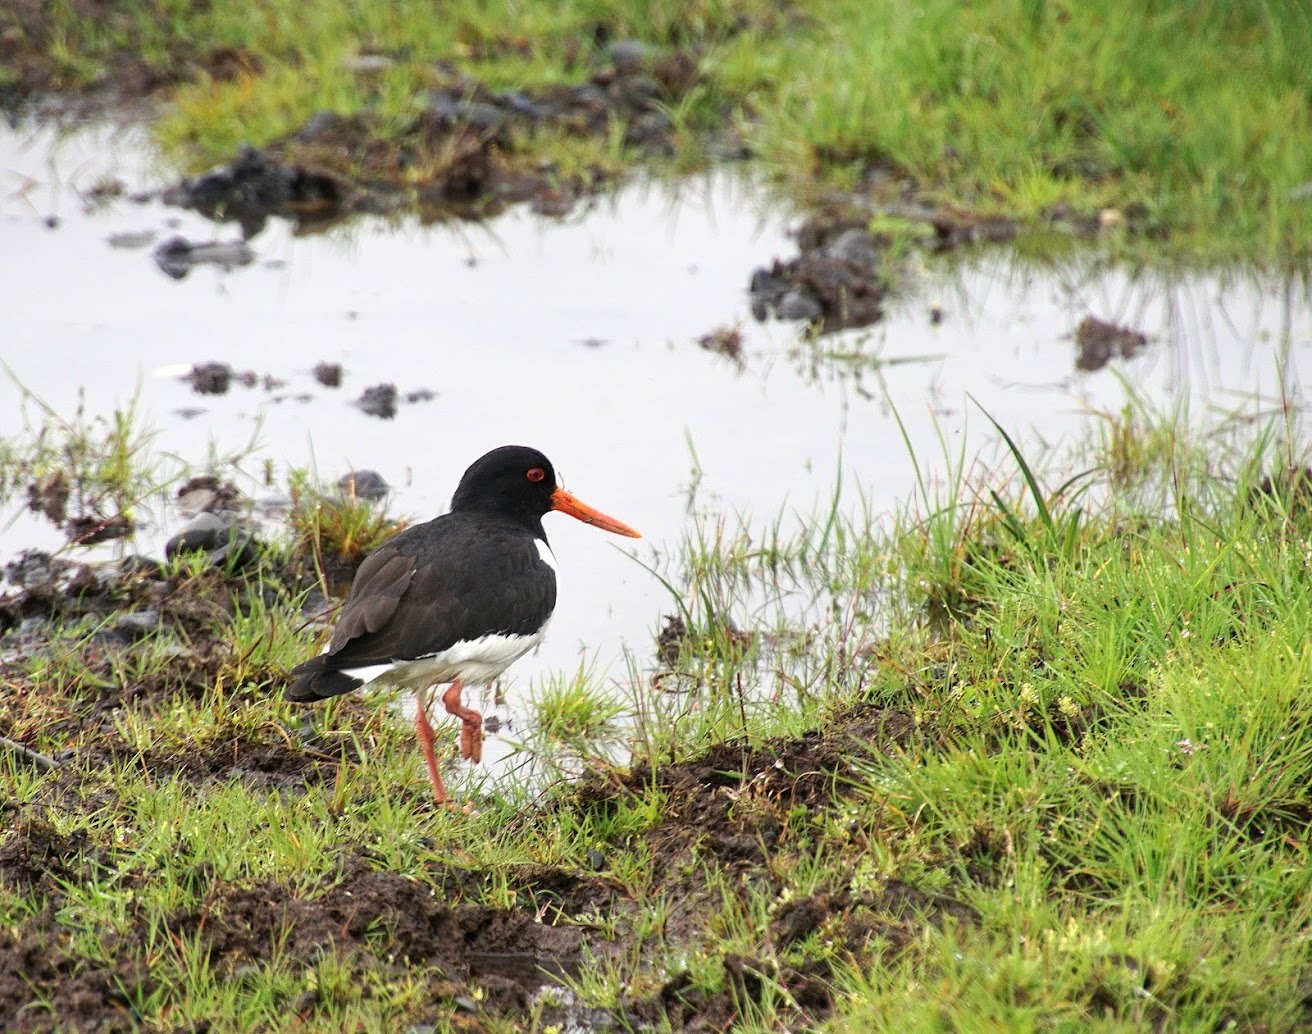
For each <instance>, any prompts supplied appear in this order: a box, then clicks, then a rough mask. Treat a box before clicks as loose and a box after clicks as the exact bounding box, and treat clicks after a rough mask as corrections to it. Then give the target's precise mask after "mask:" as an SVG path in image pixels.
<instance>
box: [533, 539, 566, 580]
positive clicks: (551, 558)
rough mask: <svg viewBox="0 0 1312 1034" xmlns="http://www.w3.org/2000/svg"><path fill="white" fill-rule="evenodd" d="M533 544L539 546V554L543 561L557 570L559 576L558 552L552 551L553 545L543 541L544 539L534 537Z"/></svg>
mask: <svg viewBox="0 0 1312 1034" xmlns="http://www.w3.org/2000/svg"><path fill="white" fill-rule="evenodd" d="M533 545H535V546H537V547H538V556H540V557H541V558H542V562H543V563H544V564H546V565H547V566H548V567H549V568H551V569H552V570H553V571H555V572H556V575H557V576H559V575H560V567H559V566H557V564H556V554H555V553H553V552H551V547H550V546H548V545H547V544H546V543H545V542H543V541H542V539H534V540H533Z"/></svg>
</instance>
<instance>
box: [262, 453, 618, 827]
mask: <svg viewBox="0 0 1312 1034" xmlns="http://www.w3.org/2000/svg"><path fill="white" fill-rule="evenodd" d="M551 510H559V511H560V512H562V513H567V514H569V515H570V516H571V517H576V518H578V519H579V520H581V521H583V522H584V523H585V524H591V525H593V526H595V527H598V528H601V529H603V530H604V531H610V532H614V533H615V534H617V535H628V536H630V537H632V538H639V537H640V536H639V535H638V533H637V532H636V531H634V530H633V529H632V528H630V527H629V526H628V525H627V524H621V523H620V522H619V521H617V520H615V519H613V518H611V517H607V516H606V515H605V514H604V513H601V512H599V511H598V510H594V509H593V508H592V507H590V506H588V505H586V504H585V503H582V502H580V501H579V500H578V499H575V498H574V496H572V495H570V494H569V493H568V492H566V491H565V490H564V489H563V488H561V487H560V486H559V485H557V484H556V472H555V470H554V468H553V467H552V466H551V462H550V461H549V460H548V459H547V458H546V456H544V455H542V453H540V452H538V451H537V450H536V449H530V448H527V447H524V446H519V445H506V446H502V447H501V448H499V449H493V450H492V451H491V452H489V453H487V454H486V455H485V456H481V457H479V459H477V460H476V461H475V462H474V463H473V465H472V466H470V468H469V469H468V470H466V471H465V474H464V477H462V478H461V479H460V484H459V486H458V487H457V488H456V493H455V495H454V496H453V497H452V499H451V511H450V512H449V513H446V514H443V515H442V516H441V517H438V518H436V519H434V520H431V521H428V522H426V523H424V524H418V525H415V526H414V527H411V528H407V529H405V530H404V531H401V532H398V533H397V534H396V535H393V536H392V537H391V538H390V539H388V540H387V541H386V542H384V543H383V544H382V545H381V546H379V547H378V548H377V549H376V550H374V552H372V553H370V554H369V556H368V557H366V558H365V561H364V563H363V564H361V565H360V570H359V571H358V572H357V573H356V576H355V581H354V582H353V583H352V585H351V593H350V595H349V596H348V597H347V600H346V602H345V604H343V606H342V611H341V614H340V615H339V616H338V618H337V625H336V627H335V628H334V629H333V636H332V641H331V642H330V643H329V646H328V649H327V650H326V651H325V652H323V653H321V654H319V655H318V656H317V657H313V658H311V659H310V660H308V661H306V662H305V663H303V664H298V665H297V666H296V667H295V668H293V669H292V671H291V674H292V675H295V676H297V678H296V681H295V682H293V683H292V684H291V685H290V686H288V687H287V692H286V695H287V699H288V700H295V701H313V700H323V699H325V698H327V697H333V696H338V695H340V694H342V693H349V692H351V691H352V690H354V689H359V688H360V687H361V686H364V685H373V686H380V687H390V688H396V689H403V690H409V691H411V692H413V693H414V694H415V704H416V708H415V731H416V733H417V734H418V737H419V743H420V745H421V746H422V747H423V750H424V760H425V761H426V762H427V763H428V774H429V776H430V778H431V779H432V780H433V791H434V793H435V794H436V795H437V800H438V802H439V803H441V804H446V803H449V801H450V796H449V795H448V794H447V791H446V787H445V786H443V784H442V775H441V773H440V772H439V770H438V766H437V756H436V753H435V752H434V749H433V728H432V726H431V725H429V722H428V713H427V712H428V695H429V692H430V691H431V690H432V689H433V688H434V687H435V686H439V685H442V684H443V683H450V686H449V687H448V688H447V691H446V692H445V693H444V694H443V695H442V703H443V704H444V705H445V706H446V710H447V712H448V713H449V714H453V715H455V716H456V717H458V718H459V719H460V720H461V721H462V722H463V723H464V724H463V726H462V727H461V731H460V753H461V756H462V757H464V758H465V759H466V760H468V761H472V762H474V763H475V764H477V763H478V761H479V760H480V759H481V757H482V753H483V716H482V715H480V714H479V713H478V712H477V711H474V710H471V709H470V708H467V707H465V706H464V705H463V704H462V703H461V700H460V691H461V689H462V687H463V686H464V685H465V684H466V683H473V684H474V685H481V684H483V683H487V682H491V681H492V680H493V679H495V678H496V677H497V676H498V675H500V674H501V673H502V672H503V671H505V670H506V669H507V668H508V667H510V665H512V664H514V663H515V661H517V660H519V658H520V657H522V656H524V654H526V653H528V651H530V650H532V649H533V648H534V647H535V646H537V645H538V643H540V642H541V641H542V637H543V635H544V634H545V632H546V629H547V622H548V621H549V620H550V619H551V612H552V611H553V610H554V609H555V606H556V558H555V557H554V556H553V555H552V553H551V547H550V546H548V545H547V535H546V532H545V531H543V529H542V517H543V515H544V514H546V513H548V512H549V511H551Z"/></svg>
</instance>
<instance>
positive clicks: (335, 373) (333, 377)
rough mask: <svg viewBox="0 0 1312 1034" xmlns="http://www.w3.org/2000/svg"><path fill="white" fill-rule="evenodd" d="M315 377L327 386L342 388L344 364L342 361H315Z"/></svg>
mask: <svg viewBox="0 0 1312 1034" xmlns="http://www.w3.org/2000/svg"><path fill="white" fill-rule="evenodd" d="M311 372H312V373H313V374H314V379H315V380H316V381H318V382H319V383H320V384H322V385H323V386H324V387H325V388H340V387H341V386H342V364H341V363H329V362H323V363H315V364H314V370H313V371H311Z"/></svg>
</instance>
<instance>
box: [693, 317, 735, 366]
mask: <svg viewBox="0 0 1312 1034" xmlns="http://www.w3.org/2000/svg"><path fill="white" fill-rule="evenodd" d="M697 347H698V348H701V349H702V350H703V351H706V352H712V353H714V354H715V355H719V356H723V357H724V358H725V359H728V360H729V362H731V363H732V364H733V365H734V366H735V367H736V368H737V369H739V370H742V369H744V367H745V366H746V361H745V359H744V358H743V332H742V330H740V329H739V328H738V327H716V328H715V329H714V330H712V331H711V332H710V333H709V334H703V335H702V336H701V337H699V338H698V339H697Z"/></svg>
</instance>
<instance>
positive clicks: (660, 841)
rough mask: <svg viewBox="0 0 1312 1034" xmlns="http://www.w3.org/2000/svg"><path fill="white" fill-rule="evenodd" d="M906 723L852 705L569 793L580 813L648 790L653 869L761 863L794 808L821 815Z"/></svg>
mask: <svg viewBox="0 0 1312 1034" xmlns="http://www.w3.org/2000/svg"><path fill="white" fill-rule="evenodd" d="M914 731H915V723H914V722H913V721H912V719H911V718H910V717H909V716H908V715H906V714H905V713H903V712H901V711H894V710H889V709H885V708H879V707H875V706H873V705H868V704H862V705H858V706H857V707H855V708H853V709H852V711H851V713H850V714H849V715H847V716H845V717H844V718H843V719H842V720H841V721H836V722H834V723H832V724H831V725H830V726H829V727H828V728H827V729H824V730H813V731H812V732H809V733H807V734H806V735H805V736H802V737H801V738H799V739H789V740H774V741H770V742H767V743H765V744H763V745H761V746H751V745H749V744H746V743H744V742H741V741H729V742H726V743H722V744H720V745H718V746H716V747H714V748H712V749H711V750H710V751H709V752H708V753H707V754H706V755H704V756H703V757H700V758H697V759H695V760H693V761H686V762H678V763H676V764H669V765H660V766H656V767H654V768H653V766H651V765H650V764H645V765H644V764H638V765H635V766H634V768H633V770H632V771H631V772H630V773H628V774H627V775H625V776H623V777H622V778H620V779H618V780H617V781H615V782H611V783H603V782H602V781H601V779H600V777H599V776H596V775H595V774H594V775H593V776H590V777H589V780H588V781H586V782H585V783H584V784H583V785H582V786H581V787H580V789H579V803H580V804H581V805H582V806H584V807H593V808H605V807H607V806H608V804H609V802H612V801H614V800H615V799H616V798H617V797H618V796H620V795H624V794H641V793H643V792H645V790H646V788H647V787H650V786H655V787H656V788H657V789H659V790H660V791H661V792H662V793H663V794H664V795H665V796H666V797H667V798H668V802H669V803H668V807H667V808H666V810H665V813H664V814H665V818H664V821H662V822H661V824H660V825H659V826H658V827H657V828H655V829H654V830H652V831H650V832H649V833H648V834H647V837H648V840H649V842H650V843H651V844H652V847H653V850H654V851H655V853H656V855H657V857H658V858H659V859H660V860H661V862H662V863H663V864H664V865H665V866H666V867H669V868H675V869H677V868H678V867H680V866H681V865H682V863H683V862H685V861H686V860H687V858H688V856H689V855H690V854H692V853H695V854H697V855H698V856H699V857H710V858H714V859H715V860H717V861H719V862H720V863H722V864H723V863H751V864H760V863H763V862H764V861H765V860H766V858H767V855H768V853H769V852H770V851H771V850H772V849H773V848H774V846H775V845H776V844H777V843H778V841H779V838H780V835H781V834H782V833H783V831H784V830H785V828H786V825H787V822H788V813H789V812H790V811H791V810H792V809H793V808H796V807H801V808H805V809H807V810H813V809H816V808H822V807H827V806H828V805H829V803H830V802H831V801H832V800H833V798H834V796H835V793H836V792H837V793H838V794H839V795H841V794H842V787H843V784H844V782H845V781H846V780H847V779H848V778H850V777H851V775H852V774H853V771H854V769H853V765H854V764H855V763H858V762H860V760H861V759H862V758H866V757H869V756H871V755H872V754H879V753H884V752H886V751H888V750H891V749H895V748H897V747H899V746H901V745H902V744H904V743H906V742H907V741H908V740H909V738H910V737H911V736H912V734H913V733H914Z"/></svg>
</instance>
